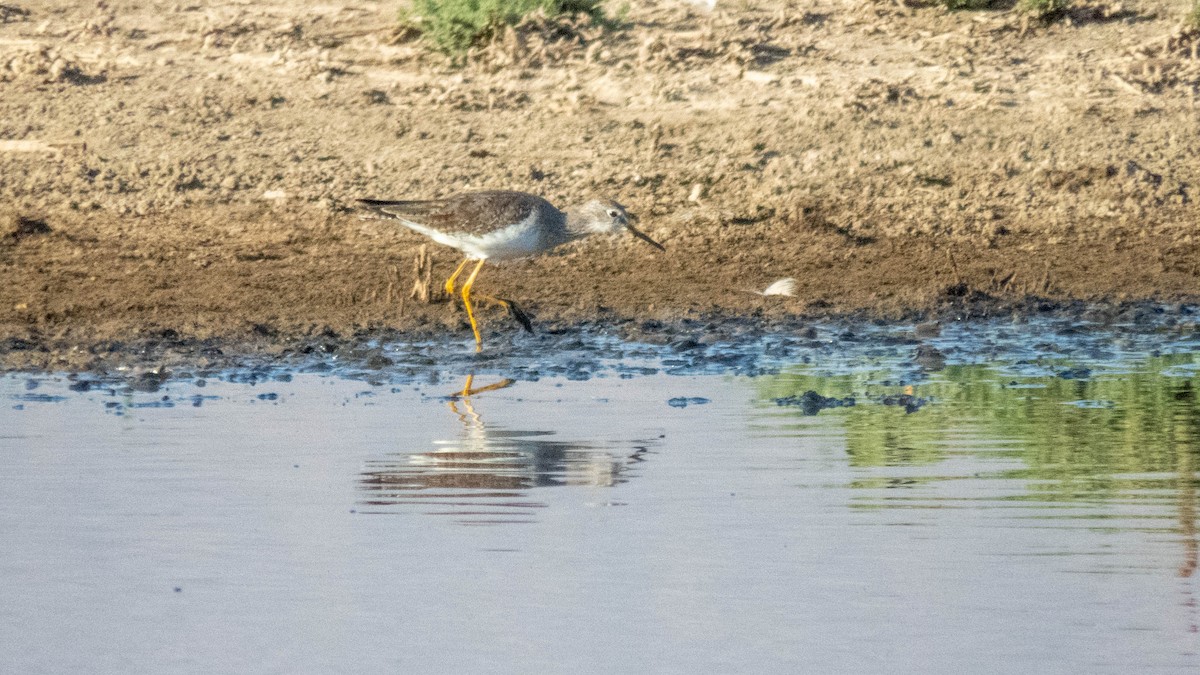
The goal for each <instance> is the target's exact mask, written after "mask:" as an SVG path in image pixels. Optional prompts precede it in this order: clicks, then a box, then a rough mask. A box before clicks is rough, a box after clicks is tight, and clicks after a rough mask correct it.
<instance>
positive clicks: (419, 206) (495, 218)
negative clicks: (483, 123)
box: [358, 191, 666, 352]
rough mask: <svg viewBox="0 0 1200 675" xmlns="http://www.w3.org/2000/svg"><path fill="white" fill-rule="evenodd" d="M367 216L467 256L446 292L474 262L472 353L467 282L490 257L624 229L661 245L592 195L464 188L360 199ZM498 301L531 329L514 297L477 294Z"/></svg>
mask: <svg viewBox="0 0 1200 675" xmlns="http://www.w3.org/2000/svg"><path fill="white" fill-rule="evenodd" d="M358 203H359V205H360V206H361V207H362V208H363V209H364V210H365V211H366V217H372V218H383V219H388V220H396V221H399V222H400V224H402V225H404V226H405V227H408V228H409V229H411V230H413V231H415V232H419V233H421V234H423V235H425V236H426V237H429V238H430V239H432V240H434V241H436V242H437V243H439V244H444V245H446V246H450V247H453V248H456V249H458V250H460V251H462V252H463V253H464V254H465V255H466V258H465V259H464V260H463V261H462V263H460V264H459V266H458V268H457V269H455V270H454V274H451V275H450V278H449V279H447V280H446V293H447V294H449V295H450V296H451V297H453V295H454V282H455V281H456V280H457V279H458V277H459V275H461V274H462V272H463V270H464V269H466V267H467V264H468V263H470V262H472V261H476V265H475V268H474V269H472V270H471V273H470V274H469V275H467V280H466V281H465V282H463V285H462V299H463V306H464V307H465V308H466V310H467V318H468V319H469V320H470V321H471V331H472V332H473V333H474V334H475V351H477V352H479V351H483V339H482V338H480V336H479V326H478V324H477V323H476V322H475V313H474V312H473V311H472V309H471V286H472V285H474V283H475V278H476V277H478V276H479V270H480V269H482V268H483V263H485V262H487V261H488V260H492V261H503V260H514V259H517V258H527V257H531V256H535V255H541V254H542V253H545V252H547V251H549V250H551V249H554V248H557V247H558V246H561V245H563V244H566V243H569V242H572V241H576V240H579V239H583V238H584V237H588V236H591V235H593V234H610V233H616V232H621V231H624V230H628V231H629V232H630V233H632V234H633V236H635V237H637V238H638V239H641V240H642V241H645V242H647V243H649V244H650V245H651V246H654V247H655V248H657V249H658V250H660V251H664V250H666V249H664V248H663V246H662V244H660V243H658V242H656V241H654V240H653V239H651V238H650V237H648V236H646V235H645V234H644V233H642V232H641V231H640V230H638V229H636V228H635V227H634V226H633V225H631V224H630V221H631V220H633V219H634V217H633V216H632V215H630V214H629V213H628V212H626V211H625V207H624V206H621V205H620V204H618V203H617V202H614V201H612V200H608V199H593V200H592V201H589V202H586V203H584V204H581V205H579V206H576V207H572V208H568V209H564V210H559V209H557V208H555V207H554V205H553V204H551V203H550V202H548V201H546V200H545V199H542V198H541V197H538V196H537V195H531V194H528V193H525V192H507V191H487V192H463V193H460V194H456V195H453V196H450V197H446V198H445V199H430V200H423V201H388V200H379V199H360V200H358ZM476 300H483V301H485V302H490V303H492V304H496V305H501V306H502V307H504V308H505V309H507V310H508V312H509V314H511V315H512V316H513V318H515V319H516V320H517V321H519V322H520V323H521V325H522V326H524V327H525V329H526V330H528V331H530V332H532V331H533V325H532V324H531V322H530V321H529V317H528V316H526V314H525V313H524V312H523V311H521V309H520V308H519V307H517V305H516V304H515V303H514V302H513V301H512V300H505V299H502V298H493V297H489V296H476Z"/></svg>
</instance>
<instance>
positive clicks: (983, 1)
mask: <svg viewBox="0 0 1200 675" xmlns="http://www.w3.org/2000/svg"><path fill="white" fill-rule="evenodd" d="M994 1H995V0H937V2H938V4H939V5H941V6H943V7H945V8H946V9H948V10H950V11H952V12H958V11H966V10H973V9H975V10H978V9H988V8H990V7H991V6H992V3H993V2H994Z"/></svg>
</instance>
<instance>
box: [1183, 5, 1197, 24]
mask: <svg viewBox="0 0 1200 675" xmlns="http://www.w3.org/2000/svg"><path fill="white" fill-rule="evenodd" d="M1183 25H1184V26H1186V27H1187V28H1190V29H1191V30H1200V0H1195V1H1194V2H1193V3H1192V11H1190V12H1188V14H1187V16H1186V17H1184V19H1183Z"/></svg>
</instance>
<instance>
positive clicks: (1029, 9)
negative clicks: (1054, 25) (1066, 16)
mask: <svg viewBox="0 0 1200 675" xmlns="http://www.w3.org/2000/svg"><path fill="white" fill-rule="evenodd" d="M1070 7H1071V0H1018V2H1017V11H1019V12H1024V13H1025V14H1031V15H1033V16H1036V17H1037V18H1039V19H1046V20H1050V19H1055V18H1057V17H1059V16H1061V15H1062V14H1063V12H1066V11H1067V9H1069V8H1070Z"/></svg>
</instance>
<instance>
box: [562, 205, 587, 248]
mask: <svg viewBox="0 0 1200 675" xmlns="http://www.w3.org/2000/svg"><path fill="white" fill-rule="evenodd" d="M563 213H564V215H565V216H566V218H565V222H564V226H565V229H566V231H567V236H568V237H570V240H571V241H574V240H576V239H583V238H584V237H586V236H588V235H590V234H592V229H591V228H590V227H588V226H589V225H591V223H592V219H591V218H589V217H588V216H586V215H584V214H583V211H582V210H581V207H578V206H575V207H572V208H568V209H567V210H565V211H564V212H563Z"/></svg>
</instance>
